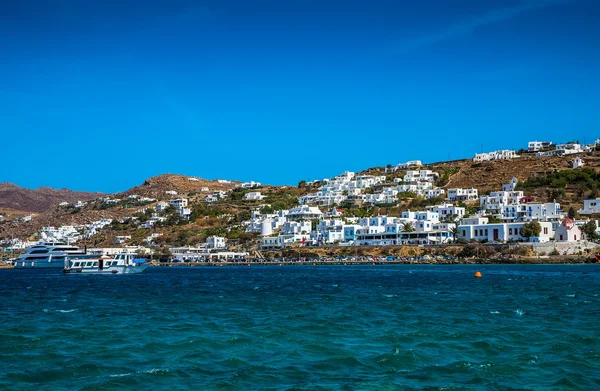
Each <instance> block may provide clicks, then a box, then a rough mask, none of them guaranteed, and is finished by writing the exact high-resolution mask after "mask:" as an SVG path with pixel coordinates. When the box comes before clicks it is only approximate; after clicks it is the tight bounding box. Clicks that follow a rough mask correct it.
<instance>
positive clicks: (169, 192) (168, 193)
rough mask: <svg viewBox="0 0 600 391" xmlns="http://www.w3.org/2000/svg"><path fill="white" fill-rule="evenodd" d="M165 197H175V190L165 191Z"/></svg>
mask: <svg viewBox="0 0 600 391" xmlns="http://www.w3.org/2000/svg"><path fill="white" fill-rule="evenodd" d="M165 194H166V195H177V192H176V191H175V190H167V191H165Z"/></svg>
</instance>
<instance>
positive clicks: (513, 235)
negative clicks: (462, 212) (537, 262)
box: [458, 219, 554, 242]
mask: <svg viewBox="0 0 600 391" xmlns="http://www.w3.org/2000/svg"><path fill="white" fill-rule="evenodd" d="M465 220H467V219H465ZM464 223H465V221H464V220H463V224H462V225H459V226H458V238H459V239H463V240H467V241H470V240H476V241H488V242H507V241H524V240H526V238H525V237H523V236H521V228H522V227H523V225H524V224H525V223H523V222H521V223H499V224H487V223H484V224H464ZM540 225H541V227H542V231H541V232H540V236H539V241H540V242H547V241H549V240H550V239H551V238H553V237H554V231H552V223H551V222H549V221H541V222H540Z"/></svg>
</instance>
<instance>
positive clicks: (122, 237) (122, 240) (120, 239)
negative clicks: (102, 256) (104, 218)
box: [115, 235, 131, 244]
mask: <svg viewBox="0 0 600 391" xmlns="http://www.w3.org/2000/svg"><path fill="white" fill-rule="evenodd" d="M128 240H131V235H120V236H115V244H123V243H125V242H127V241H128Z"/></svg>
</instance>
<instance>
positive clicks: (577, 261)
mask: <svg viewBox="0 0 600 391" xmlns="http://www.w3.org/2000/svg"><path fill="white" fill-rule="evenodd" d="M596 263H598V262H596V260H595V259H591V258H583V257H582V258H577V257H574V258H569V259H565V257H556V258H520V259H513V260H506V259H503V260H496V259H461V260H452V261H439V260H437V261H436V260H430V261H379V260H376V261H338V260H332V261H324V260H314V261H290V260H287V261H249V262H248V261H244V262H177V263H158V264H152V265H151V266H152V267H206V266H211V267H220V266H352V265H372V266H380V265H588V264H596ZM598 264H600V263H598Z"/></svg>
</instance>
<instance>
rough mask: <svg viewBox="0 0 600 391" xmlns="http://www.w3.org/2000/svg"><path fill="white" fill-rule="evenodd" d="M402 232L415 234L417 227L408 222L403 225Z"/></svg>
mask: <svg viewBox="0 0 600 391" xmlns="http://www.w3.org/2000/svg"><path fill="white" fill-rule="evenodd" d="M402 231H404V232H415V227H414V226H413V223H411V222H410V221H407V222H404V223H402Z"/></svg>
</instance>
